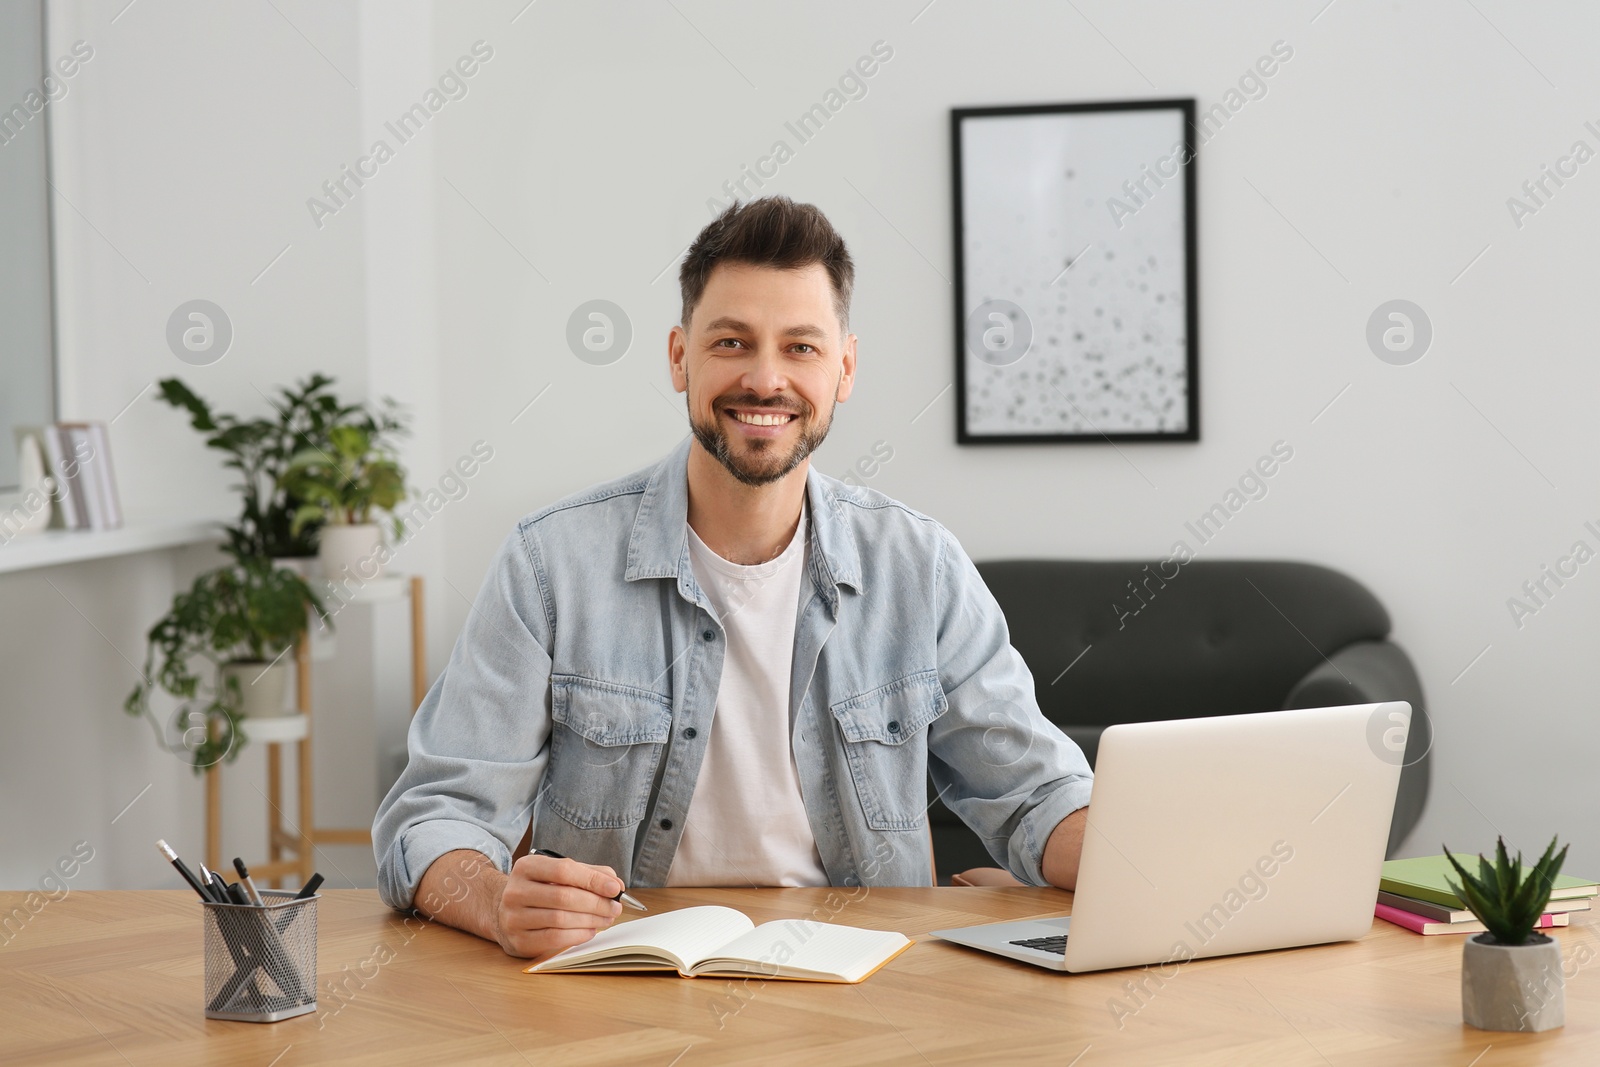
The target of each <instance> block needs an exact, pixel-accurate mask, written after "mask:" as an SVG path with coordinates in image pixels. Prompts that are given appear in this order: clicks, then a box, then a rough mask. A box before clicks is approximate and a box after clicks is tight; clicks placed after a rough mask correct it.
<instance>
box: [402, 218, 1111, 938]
mask: <svg viewBox="0 0 1600 1067" xmlns="http://www.w3.org/2000/svg"><path fill="white" fill-rule="evenodd" d="M679 278H680V285H681V288H682V291H683V323H682V325H681V326H675V327H673V328H672V331H671V333H670V335H669V337H668V342H667V348H668V357H669V360H670V365H671V372H672V381H673V386H674V388H676V389H677V390H678V391H679V392H681V393H686V394H687V400H688V408H689V419H690V425H691V427H692V429H693V435H692V436H691V437H690V438H688V439H686V440H685V441H684V442H683V443H682V444H680V445H679V446H678V447H677V448H676V449H675V450H674V451H673V453H672V454H671V455H669V456H668V457H667V458H666V459H665V460H663V461H662V462H660V463H658V464H657V465H655V466H653V467H650V468H647V469H645V470H642V471H639V472H638V473H636V474H633V475H629V476H628V477H626V478H622V479H620V480H618V481H614V482H610V483H607V484H604V485H600V486H596V487H594V488H591V489H588V490H585V491H584V492H582V493H579V494H577V495H576V496H573V497H569V498H568V499H566V500H563V501H560V502H558V503H556V504H553V505H551V506H550V507H547V508H545V509H544V510H542V511H538V512H535V513H533V514H532V515H529V516H528V517H526V518H524V519H523V520H522V521H521V522H519V523H518V524H517V527H516V529H515V530H513V531H512V532H511V534H510V535H509V536H508V537H507V538H506V540H505V542H504V544H503V545H502V546H501V548H500V551H499V553H498V555H497V556H496V558H495V560H494V562H493V564H492V566H491V568H490V572H489V576H488V578H487V579H486V580H485V582H484V585H483V588H482V589H481V590H480V591H479V593H478V597H477V600H476V602H475V603H474V605H473V609H472V612H471V614H470V615H469V616H468V618H467V622H466V624H465V627H464V629H463V631H462V634H461V638H460V640H459V641H458V642H457V643H456V646H455V649H454V651H453V652H452V653H451V656H450V662H449V664H448V665H447V666H446V668H445V670H444V672H443V673H442V674H441V675H440V677H439V679H438V680H437V681H436V682H435V683H434V685H433V688H432V689H431V690H430V691H429V693H428V696H427V698H426V699H425V700H424V701H423V703H422V706H421V707H420V708H419V709H418V711H417V715H416V718H415V720H414V721H413V723H412V726H411V732H410V740H409V747H410V761H409V763H408V764H407V767H406V770H405V772H404V773H403V774H402V775H401V777H400V779H399V781H397V782H396V783H395V785H394V788H393V789H392V790H390V792H389V795H388V797H386V798H385V799H384V802H383V804H382V806H381V807H380V809H379V811H378V815H377V819H376V821H375V823H374V825H373V842H374V848H375V851H376V853H377V857H378V865H379V871H378V885H379V890H380V892H381V894H382V896H383V899H384V900H385V901H386V902H387V903H388V904H390V905H391V906H393V907H396V908H406V907H412V906H415V907H417V908H418V909H420V910H422V911H423V912H424V913H426V914H428V915H430V916H432V917H433V918H435V919H438V920H439V921H442V922H445V923H448V924H450V925H452V926H457V927H460V928H461V929H464V930H468V931H470V932H472V933H475V934H478V935H479V936H481V937H484V938H488V939H490V940H494V941H498V942H499V944H500V946H501V947H502V948H503V949H504V950H505V951H506V952H507V953H509V954H511V955H514V956H524V957H532V958H545V957H547V956H549V955H552V954H554V953H556V952H559V951H561V950H562V949H565V948H568V947H570V946H572V945H577V944H581V943H582V942H584V941H587V940H588V939H589V938H590V937H592V936H594V933H595V931H596V930H599V929H603V928H604V927H606V926H607V925H608V924H610V923H611V922H612V920H613V919H614V918H615V917H616V915H617V914H618V913H619V911H620V905H618V904H617V903H616V902H615V900H614V898H615V897H616V896H617V894H618V893H619V892H621V891H622V889H623V887H624V885H627V886H650V885H829V884H833V885H927V884H929V883H930V881H931V860H932V857H931V855H930V848H931V843H930V835H929V833H928V829H927V819H926V811H927V792H926V782H927V778H928V774H929V771H930V770H931V771H932V775H933V780H934V783H935V784H936V785H937V787H938V789H939V792H940V795H942V796H943V798H944V800H945V803H947V804H948V805H949V806H950V808H951V809H952V810H953V811H955V813H956V814H957V815H959V816H960V817H961V818H962V819H963V820H964V821H965V822H966V823H967V824H968V825H969V826H971V827H972V828H973V830H974V831H975V832H977V833H978V835H979V836H980V837H982V838H983V840H984V841H985V843H986V844H987V845H988V846H989V849H990V852H991V853H992V854H993V855H995V856H996V858H997V859H999V860H1000V861H1001V862H1003V863H1004V864H1005V865H1006V867H1007V868H1008V869H1009V870H1010V871H1011V873H1012V874H1014V875H1016V876H1017V877H1018V878H1020V879H1022V880H1023V881H1025V882H1029V883H1032V884H1044V883H1047V882H1048V883H1050V884H1054V885H1058V886H1061V887H1063V888H1071V887H1072V886H1073V885H1074V883H1075V881H1076V878H1077V869H1078V857H1079V853H1080V850H1081V848H1082V841H1083V827H1084V818H1085V813H1084V808H1085V805H1087V804H1088V802H1089V791H1090V785H1091V777H1092V776H1091V773H1090V771H1089V767H1088V764H1087V763H1086V761H1085V760H1084V757H1083V753H1082V752H1081V751H1080V750H1079V749H1078V747H1077V746H1076V745H1075V744H1074V743H1073V742H1072V741H1071V740H1070V739H1068V738H1067V737H1066V736H1065V735H1064V734H1062V733H1061V732H1060V731H1059V730H1057V729H1056V728H1055V727H1054V726H1053V725H1052V724H1051V723H1050V722H1049V721H1048V720H1047V719H1045V718H1044V716H1043V715H1042V714H1041V713H1040V711H1039V708H1038V705H1037V703H1036V702H1035V700H1034V695H1033V679H1032V677H1031V676H1030V675H1029V673H1028V670H1027V668H1026V666H1024V664H1023V662H1022V658H1021V657H1020V656H1019V655H1018V654H1017V652H1016V650H1015V649H1014V648H1012V647H1011V644H1010V642H1009V638H1008V634H1007V630H1006V625H1005V620H1004V618H1003V617H1002V615H1001V612H1000V609H999V605H997V604H996V603H995V600H994V598H993V597H992V596H991V595H990V593H989V591H988V589H987V588H986V587H985V586H984V584H983V581H982V579H981V578H980V577H979V576H978V573H977V571H976V569H975V568H974V567H973V565H972V562H971V560H969V559H968V558H967V556H966V554H965V553H964V552H962V550H961V547H960V546H959V545H958V544H957V543H956V541H955V538H954V537H952V536H951V535H950V533H949V532H948V531H946V530H945V529H944V527H942V526H940V525H939V524H938V523H937V522H935V521H933V520H932V519H930V518H928V517H927V516H925V515H921V514H918V513H917V512H915V511H912V510H911V509H910V508H907V507H905V506H904V505H902V504H899V503H897V502H895V501H893V500H890V499H889V498H888V497H886V496H884V495H883V494H881V493H877V492H874V491H872V490H870V489H865V488H852V487H850V486H847V485H844V484H843V483H841V482H839V481H836V480H834V479H832V478H829V477H827V476H825V475H823V474H821V473H819V472H817V471H814V470H812V469H811V464H810V458H809V457H810V455H811V453H812V451H813V450H815V449H816V448H817V446H818V445H820V444H821V443H822V441H823V439H824V438H825V437H826V436H827V433H828V429H829V427H830V426H831V425H832V422H833V411H834V405H835V404H837V403H842V402H844V401H845V400H847V399H849V396H850V392H851V390H852V389H853V388H854V385H855V375H856V337H855V335H854V334H851V333H849V332H848V330H849V307H850V293H851V288H852V286H853V283H854V267H853V265H852V263H851V260H850V255H849V252H848V251H847V250H846V249H845V245H844V241H843V240H842V239H841V238H840V237H839V235H838V234H837V233H836V232H835V231H834V229H833V227H832V226H831V225H830V224H829V223H828V220H827V219H826V218H825V217H824V216H823V215H822V213H821V212H820V211H818V210H817V209H816V208H815V207H813V206H811V205H808V204H795V203H793V202H792V201H790V200H789V199H788V198H786V197H771V198H767V199H762V200H756V201H752V202H750V203H746V204H737V203H736V204H735V205H734V206H732V207H730V208H728V209H727V210H726V211H724V212H723V213H722V215H720V216H719V217H718V218H717V219H716V220H714V221H713V222H712V223H711V224H710V225H708V226H707V227H706V228H705V229H704V230H703V231H702V232H701V233H700V235H699V237H697V238H696V240H695V242H694V244H693V245H691V246H690V248H689V251H688V253H687V258H686V259H685V261H684V264H683V267H682V270H681V271H680V275H679ZM588 417H590V418H592V419H594V420H596V425H597V428H598V429H599V431H600V432H612V431H614V430H615V429H619V427H615V426H613V425H611V424H608V423H607V421H606V411H605V408H604V405H603V404H601V403H596V404H595V405H593V406H592V408H591V410H589V412H588ZM530 816H532V819H533V825H532V829H531V838H530V840H531V842H532V844H533V845H535V846H537V848H538V849H540V850H548V851H552V852H555V853H559V854H561V855H562V856H568V857H573V858H572V859H565V858H552V857H549V856H544V855H533V854H528V855H521V856H517V855H515V852H516V851H520V846H517V842H518V840H519V838H522V837H523V833H524V830H525V828H527V827H528V826H529V820H530Z"/></svg>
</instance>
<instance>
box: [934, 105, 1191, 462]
mask: <svg viewBox="0 0 1600 1067" xmlns="http://www.w3.org/2000/svg"><path fill="white" fill-rule="evenodd" d="M950 133H951V144H952V151H953V157H954V159H953V162H954V201H955V204H954V207H955V211H954V216H955V268H956V273H955V291H956V293H955V295H956V299H955V319H956V321H955V327H956V412H957V415H956V419H957V423H956V440H957V441H958V442H959V443H961V444H1005V443H1012V444H1014V443H1018V442H1040V441H1064V442H1087V443H1094V442H1101V441H1113V442H1115V441H1198V440H1199V439H1200V381H1199V337H1198V333H1199V330H1198V324H1199V322H1198V310H1197V301H1196V291H1197V290H1196V279H1195V152H1194V100H1193V99H1184V100H1137V101H1128V102H1121V103H1097V104H1040V105H1032V106H1025V107H984V108H958V109H955V110H952V111H951V113H950Z"/></svg>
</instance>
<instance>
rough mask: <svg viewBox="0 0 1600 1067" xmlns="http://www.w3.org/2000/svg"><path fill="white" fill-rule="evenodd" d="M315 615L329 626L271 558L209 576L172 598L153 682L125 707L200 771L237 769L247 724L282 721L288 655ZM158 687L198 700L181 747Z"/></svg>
mask: <svg viewBox="0 0 1600 1067" xmlns="http://www.w3.org/2000/svg"><path fill="white" fill-rule="evenodd" d="M308 609H312V610H315V611H316V612H317V613H318V615H320V616H321V617H322V619H323V620H324V621H325V622H326V621H328V613H327V610H326V609H325V608H324V607H323V604H322V601H321V599H320V598H318V596H317V595H316V593H314V592H313V591H312V590H311V588H310V586H308V585H307V584H306V581H305V579H304V578H302V577H301V576H300V575H299V574H296V573H294V572H293V571H290V570H286V569H284V568H281V567H276V566H274V565H273V563H272V561H271V560H269V559H267V558H265V557H262V556H246V557H244V558H242V559H236V560H235V561H234V562H232V563H230V564H228V565H227V566H224V567H219V568H217V569H215V570H212V571H207V572H206V573H204V574H202V575H200V576H199V577H198V578H196V579H195V580H194V584H193V585H192V586H191V587H190V589H189V590H188V591H187V592H181V593H179V594H177V595H176V596H175V597H173V600H172V608H171V610H170V611H168V612H167V614H166V615H164V616H163V617H162V618H161V619H160V621H158V622H157V623H156V624H155V625H154V626H153V627H151V629H150V632H149V645H148V648H147V650H146V653H145V665H144V671H143V677H144V679H145V680H143V681H140V682H139V683H138V684H137V685H135V686H134V687H133V691H132V692H131V693H129V694H128V698H127V700H125V701H124V702H123V710H124V711H126V712H127V713H128V714H130V715H143V716H145V717H146V718H149V719H150V722H151V725H152V726H153V727H155V729H156V736H157V739H158V741H159V742H160V743H161V744H162V745H163V746H164V747H166V748H167V749H168V750H169V751H172V752H174V753H178V752H187V753H189V754H190V755H191V757H192V763H193V766H194V769H195V771H196V772H197V773H198V772H199V771H201V770H203V769H205V768H206V767H209V766H211V765H212V764H215V763H217V762H218V761H219V760H221V759H223V758H226V759H227V760H228V761H229V762H231V761H232V760H233V759H234V758H235V757H237V756H238V753H239V747H240V745H241V744H242V743H243V741H245V740H246V739H247V738H246V735H245V734H244V733H243V731H242V730H241V727H242V725H243V722H244V720H245V719H247V718H249V717H251V716H274V715H280V714H282V710H283V702H284V700H283V698H284V683H285V679H286V675H287V671H288V668H289V663H288V661H287V660H286V659H285V658H284V653H285V652H287V651H288V650H289V649H290V648H293V647H294V645H295V643H296V642H297V641H299V639H300V636H301V635H302V634H303V633H304V632H305V631H306V628H307V625H308V624H309V615H308ZM158 656H159V657H160V661H161V662H160V665H159V667H157V665H156V659H157V657H158ZM195 656H200V657H203V658H205V659H206V660H209V661H210V663H211V665H212V668H213V670H212V672H211V675H210V677H209V678H205V677H202V676H201V674H199V673H197V672H196V671H195V670H193V669H192V666H191V663H190V661H191V659H192V658H193V657H195ZM202 683H205V684H204V685H202ZM157 688H159V689H162V690H165V691H166V692H167V693H170V694H171V695H172V696H175V697H177V698H179V699H180V700H184V701H188V702H189V703H188V704H187V705H186V706H185V707H184V708H183V709H181V714H180V718H179V723H180V726H181V729H180V730H179V734H180V737H179V739H178V740H177V741H176V742H169V741H168V739H167V737H166V735H165V734H164V733H163V731H162V729H161V726H160V724H159V723H157V722H156V721H155V718H154V716H153V715H152V713H151V711H150V694H151V692H152V691H154V690H155V689H157Z"/></svg>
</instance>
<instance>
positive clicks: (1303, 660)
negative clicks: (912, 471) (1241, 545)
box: [977, 560, 1389, 743]
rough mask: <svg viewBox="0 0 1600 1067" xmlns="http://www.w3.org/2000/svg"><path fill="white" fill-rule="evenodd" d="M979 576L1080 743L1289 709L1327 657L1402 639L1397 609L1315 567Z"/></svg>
mask: <svg viewBox="0 0 1600 1067" xmlns="http://www.w3.org/2000/svg"><path fill="white" fill-rule="evenodd" d="M977 567H978V571H979V573H980V574H982V576H983V579H984V581H985V582H986V583H987V584H988V586H989V589H990V591H991V592H992V593H993V594H994V596H995V599H996V600H998V601H999V603H1000V607H1001V610H1003V611H1004V612H1005V616H1006V622H1007V623H1008V625H1009V627H1010V631H1011V643H1012V644H1013V645H1014V646H1016V648H1017V650H1018V651H1019V652H1020V653H1022V658H1023V659H1024V660H1026V661H1027V664H1028V667H1029V669H1030V670H1031V671H1032V672H1033V678H1034V689H1035V691H1036V693H1037V696H1038V701H1039V706H1040V708H1041V709H1042V710H1043V711H1044V713H1045V715H1046V716H1047V717H1049V718H1050V719H1051V721H1053V722H1055V723H1056V724H1057V725H1059V726H1062V727H1063V728H1065V729H1066V730H1067V732H1068V733H1069V734H1072V735H1073V736H1074V737H1082V736H1084V735H1085V733H1088V734H1090V735H1094V736H1097V735H1098V732H1099V730H1100V729H1101V728H1103V727H1105V726H1108V725H1111V724H1112V723H1114V722H1147V721H1151V720H1155V719H1175V718H1188V717H1192V716H1199V715H1226V714H1235V713H1239V712H1253V711H1276V710H1278V709H1280V708H1282V707H1283V701H1284V698H1285V697H1286V696H1287V695H1288V693H1289V691H1290V690H1291V689H1292V688H1293V687H1294V685H1295V683H1296V682H1298V681H1299V680H1300V679H1301V678H1303V677H1304V676H1305V675H1306V673H1307V672H1308V671H1310V670H1311V669H1312V668H1314V667H1316V666H1317V665H1318V664H1320V663H1321V662H1322V661H1323V657H1324V656H1325V655H1332V654H1333V653H1334V652H1336V651H1337V650H1338V649H1340V648H1342V647H1343V646H1345V645H1348V644H1350V643H1351V642H1353V641H1370V640H1381V639H1383V638H1385V637H1387V636H1388V634H1389V615H1388V612H1386V611H1385V610H1384V608H1383V605H1382V604H1381V603H1379V602H1378V600H1377V598H1376V597H1374V596H1373V595H1372V594H1371V593H1370V592H1368V591H1367V589H1366V588H1365V587H1364V586H1362V585H1361V584H1360V583H1359V582H1357V581H1355V579H1353V578H1350V577H1349V576H1347V575H1344V574H1341V573H1339V572H1338V571H1335V570H1330V569H1329V568H1327V567H1319V566H1316V565H1314V564H1310V563H1294V562H1268V561H1260V560H1238V561H1232V560H1195V561H1193V562H1190V563H1186V564H1183V565H1181V566H1180V565H1178V564H1176V563H1168V564H1166V565H1165V567H1163V566H1162V565H1161V564H1159V563H1150V562H1146V561H1143V560H1137V561H1126V560H1124V561H1084V560H999V561H991V562H986V563H979V564H977ZM1080 743H1081V742H1080Z"/></svg>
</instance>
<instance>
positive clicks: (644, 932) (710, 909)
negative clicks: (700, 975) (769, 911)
mask: <svg viewBox="0 0 1600 1067" xmlns="http://www.w3.org/2000/svg"><path fill="white" fill-rule="evenodd" d="M749 929H750V920H749V919H748V918H746V917H745V916H744V915H743V914H742V913H740V912H737V911H734V910H733V909H732V908H719V907H716V906H714V905H706V906H704V907H698V908H683V909H681V910H679V911H668V912H663V913H662V914H660V915H647V916H645V917H644V918H642V919H632V920H630V921H628V922H625V923H618V924H616V925H615V926H613V927H611V928H610V929H609V930H601V931H600V932H599V933H598V934H595V935H594V937H592V938H590V939H589V940H588V941H585V942H584V943H583V944H581V945H575V946H574V947H572V948H569V949H567V950H566V951H565V952H563V953H561V954H559V955H556V956H552V957H550V960H549V961H547V962H552V963H553V962H555V961H557V960H560V959H563V958H567V959H570V958H571V957H573V956H587V955H590V954H591V953H594V952H603V951H605V950H606V949H612V948H623V947H625V946H628V945H650V946H653V947H657V948H663V949H666V950H667V951H668V952H671V953H673V954H675V955H676V956H677V957H678V958H679V959H681V960H683V961H684V963H685V965H692V964H693V963H694V961H695V960H697V959H699V958H700V957H701V956H703V955H706V954H707V953H709V952H714V951H715V949H716V948H717V946H719V945H721V944H723V943H725V942H727V941H731V940H732V939H734V938H736V937H738V936H739V935H740V934H742V933H744V932H746V931H747V930H749Z"/></svg>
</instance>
